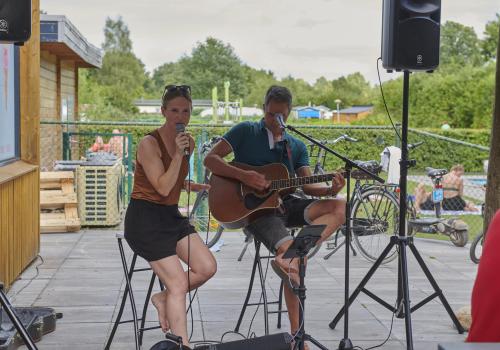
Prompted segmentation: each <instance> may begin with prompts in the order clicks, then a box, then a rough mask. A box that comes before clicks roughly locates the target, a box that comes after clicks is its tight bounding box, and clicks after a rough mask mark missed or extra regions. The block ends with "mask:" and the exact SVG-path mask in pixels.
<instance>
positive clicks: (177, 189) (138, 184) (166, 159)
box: [132, 129, 188, 205]
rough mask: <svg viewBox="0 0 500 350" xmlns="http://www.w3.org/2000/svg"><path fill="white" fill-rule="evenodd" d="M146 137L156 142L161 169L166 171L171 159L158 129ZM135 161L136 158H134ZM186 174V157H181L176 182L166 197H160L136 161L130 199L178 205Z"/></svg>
mask: <svg viewBox="0 0 500 350" xmlns="http://www.w3.org/2000/svg"><path fill="white" fill-rule="evenodd" d="M148 135H151V136H153V137H154V138H155V139H156V142H158V145H159V146H160V151H161V160H162V162H163V167H164V168H165V171H167V169H168V167H169V166H170V163H171V162H172V158H170V156H169V154H168V152H167V148H166V147H165V144H164V143H163V140H162V138H161V136H160V133H159V132H158V129H156V130H154V131H152V132H151V133H149V134H148ZM136 159H137V156H136ZM187 173H188V162H187V159H186V157H182V164H181V168H180V172H179V176H178V178H177V181H176V183H175V185H174V187H173V188H172V190H171V191H170V193H169V195H168V196H162V195H161V194H159V193H158V192H157V191H156V190H155V188H154V187H153V185H151V183H150V182H149V180H148V178H147V176H146V173H145V172H144V168H143V167H142V165H141V163H139V161H136V167H135V172H134V189H133V191H132V198H135V199H143V200H147V201H150V202H153V203H157V204H163V205H173V204H178V203H179V197H180V195H181V190H182V187H183V185H184V180H185V178H186V175H187Z"/></svg>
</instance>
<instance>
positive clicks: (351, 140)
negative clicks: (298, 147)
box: [309, 134, 358, 146]
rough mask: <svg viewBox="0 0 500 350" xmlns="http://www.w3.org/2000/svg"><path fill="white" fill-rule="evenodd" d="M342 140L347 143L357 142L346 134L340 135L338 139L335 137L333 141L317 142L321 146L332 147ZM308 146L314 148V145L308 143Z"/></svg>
mask: <svg viewBox="0 0 500 350" xmlns="http://www.w3.org/2000/svg"><path fill="white" fill-rule="evenodd" d="M342 140H345V141H349V142H358V139H355V138H354V137H350V136H349V135H347V134H342V135H340V136H339V137H337V138H336V139H335V140H322V141H319V142H320V143H321V144H322V145H334V144H336V143H338V142H340V141H342ZM309 146H315V145H314V143H309Z"/></svg>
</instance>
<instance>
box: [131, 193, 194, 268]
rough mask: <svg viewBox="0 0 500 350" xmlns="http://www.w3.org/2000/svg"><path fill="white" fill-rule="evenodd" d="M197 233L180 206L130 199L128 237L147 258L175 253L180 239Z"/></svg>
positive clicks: (133, 248)
mask: <svg viewBox="0 0 500 350" xmlns="http://www.w3.org/2000/svg"><path fill="white" fill-rule="evenodd" d="M195 232H196V230H195V228H194V227H193V226H192V225H191V224H190V223H189V220H188V218H187V217H185V216H183V215H182V214H181V213H180V212H179V208H178V206H177V205H162V204H157V203H153V202H149V201H146V200H143V199H134V198H132V199H131V200H130V203H129V205H128V208H127V213H126V215H125V239H126V240H127V243H128V244H129V246H130V248H132V250H133V251H134V253H137V255H139V256H140V257H142V258H144V259H146V260H147V261H155V260H160V259H163V258H166V257H168V256H172V255H175V254H176V248H177V242H178V241H180V240H181V239H183V238H184V237H186V236H189V235H190V234H191V233H195Z"/></svg>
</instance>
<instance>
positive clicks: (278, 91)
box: [264, 85, 292, 111]
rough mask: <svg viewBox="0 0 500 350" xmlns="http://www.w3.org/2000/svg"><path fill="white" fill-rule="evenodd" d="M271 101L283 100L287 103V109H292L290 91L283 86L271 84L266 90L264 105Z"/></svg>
mask: <svg viewBox="0 0 500 350" xmlns="http://www.w3.org/2000/svg"><path fill="white" fill-rule="evenodd" d="M271 101H276V102H285V103H287V104H288V110H289V111H290V110H291V109H292V93H291V92H290V90H288V88H286V87H284V86H278V85H273V86H271V87H270V88H269V89H268V90H267V92H266V97H265V98H264V106H267V105H268V104H269V102H271Z"/></svg>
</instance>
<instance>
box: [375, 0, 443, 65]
mask: <svg viewBox="0 0 500 350" xmlns="http://www.w3.org/2000/svg"><path fill="white" fill-rule="evenodd" d="M440 22H441V0H424V1H422V0H384V3H383V13H382V65H383V67H384V68H385V69H387V70H389V71H392V70H396V71H404V70H408V71H428V72H429V71H433V70H434V69H436V68H437V66H438V65H439V39H440V32H441V31H440V28H441V25H440Z"/></svg>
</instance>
